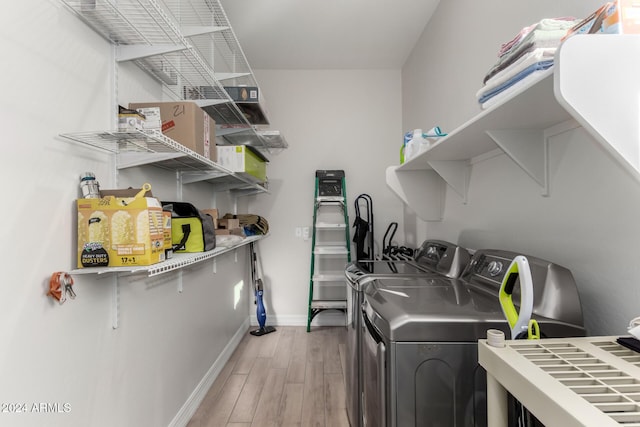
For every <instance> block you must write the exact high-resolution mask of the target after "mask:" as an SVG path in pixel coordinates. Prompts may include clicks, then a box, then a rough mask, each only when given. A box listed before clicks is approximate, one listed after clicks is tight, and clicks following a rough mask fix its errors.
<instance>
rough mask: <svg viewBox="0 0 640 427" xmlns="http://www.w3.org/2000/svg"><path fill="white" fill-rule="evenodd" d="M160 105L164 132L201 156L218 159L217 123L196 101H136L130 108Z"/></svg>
mask: <svg viewBox="0 0 640 427" xmlns="http://www.w3.org/2000/svg"><path fill="white" fill-rule="evenodd" d="M149 107H159V108H160V118H161V119H162V133H163V134H165V135H166V136H167V137H169V138H171V139H173V140H174V141H176V142H179V143H180V144H182V145H184V146H185V147H187V148H189V149H190V150H193V151H195V152H196V153H198V154H200V155H201V156H204V157H206V158H207V159H211V160H213V161H214V162H215V161H216V150H215V149H214V147H215V137H216V123H215V122H214V121H213V119H212V118H211V117H209V115H208V114H207V113H206V112H204V110H202V108H200V107H198V106H197V105H196V104H195V103H194V102H189V101H182V102H142V103H139V102H135V103H131V104H129V108H130V109H138V108H149Z"/></svg>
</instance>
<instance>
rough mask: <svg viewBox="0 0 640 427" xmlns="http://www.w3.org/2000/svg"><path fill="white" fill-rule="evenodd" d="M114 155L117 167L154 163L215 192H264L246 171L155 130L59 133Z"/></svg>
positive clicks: (186, 182)
mask: <svg viewBox="0 0 640 427" xmlns="http://www.w3.org/2000/svg"><path fill="white" fill-rule="evenodd" d="M60 136H61V137H63V138H66V139H69V140H72V141H75V142H79V143H82V144H86V145H90V146H92V147H96V148H99V149H102V150H106V151H109V152H111V153H114V154H115V155H116V168H118V169H126V168H129V167H134V166H141V165H153V166H157V167H161V168H164V169H169V170H173V171H176V172H179V173H180V180H181V182H182V184H189V183H193V182H202V181H206V182H210V183H211V184H213V186H214V189H215V190H216V191H226V190H230V191H232V192H233V193H234V194H235V195H240V196H241V195H248V194H254V193H264V192H267V191H268V190H267V188H266V187H265V185H264V184H262V183H259V182H257V179H252V178H251V177H250V176H248V175H247V174H238V173H234V172H231V171H230V170H228V169H225V168H224V167H222V166H220V165H219V164H217V163H215V162H213V161H211V160H209V159H207V158H206V157H204V156H201V155H200V154H198V153H196V152H195V151H192V150H190V149H188V148H187V147H185V146H184V145H182V144H179V143H178V142H176V141H174V140H172V139H170V138H167V137H166V136H164V135H163V134H162V133H160V132H158V131H155V130H144V131H142V130H141V131H135V132H79V133H68V134H62V135H60Z"/></svg>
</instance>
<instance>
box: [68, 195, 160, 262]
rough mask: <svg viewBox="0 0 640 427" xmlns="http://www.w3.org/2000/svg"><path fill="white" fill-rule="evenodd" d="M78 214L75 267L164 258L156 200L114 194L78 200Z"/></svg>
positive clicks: (152, 260) (154, 260)
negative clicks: (76, 262)
mask: <svg viewBox="0 0 640 427" xmlns="http://www.w3.org/2000/svg"><path fill="white" fill-rule="evenodd" d="M134 191H136V190H130V193H132V192H134ZM105 192H106V191H105ZM77 213H78V268H84V267H106V266H109V267H118V266H136V265H151V264H155V263H157V262H160V261H164V260H165V250H164V227H163V213H162V206H161V204H160V201H159V200H158V199H156V198H154V197H115V196H113V195H106V196H105V197H102V198H99V199H78V200H77Z"/></svg>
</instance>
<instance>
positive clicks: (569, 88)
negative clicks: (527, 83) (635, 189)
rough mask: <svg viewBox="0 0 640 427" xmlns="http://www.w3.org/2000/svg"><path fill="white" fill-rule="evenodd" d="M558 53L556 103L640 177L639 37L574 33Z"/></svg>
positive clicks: (628, 169) (635, 175) (633, 173)
mask: <svg viewBox="0 0 640 427" xmlns="http://www.w3.org/2000/svg"><path fill="white" fill-rule="evenodd" d="M556 57H557V61H558V64H559V66H558V68H557V70H556V73H555V92H556V97H557V99H558V102H559V103H560V104H561V105H562V106H563V107H564V108H566V109H567V111H569V112H570V113H571V115H572V116H573V117H574V118H575V120H576V121H577V122H578V123H580V124H581V125H582V126H583V127H584V128H585V129H586V130H587V131H588V132H589V133H590V134H591V135H592V136H593V137H594V138H595V139H596V140H597V141H598V142H599V143H600V144H601V145H602V146H603V147H604V148H605V150H606V151H607V152H609V153H610V154H611V155H612V156H613V157H614V158H615V159H616V160H617V161H618V162H619V163H620V164H621V165H622V166H623V167H624V168H625V169H626V170H627V171H628V172H630V173H631V174H632V175H633V176H634V177H635V178H636V179H639V180H640V125H639V122H640V79H639V78H638V76H640V61H639V60H638V57H640V37H639V36H638V35H623V34H615V35H614V34H592V35H589V36H577V37H571V38H569V39H567V41H566V42H565V43H564V44H562V45H561V46H560V49H559V50H558V53H557V54H556ZM594 59H597V60H594Z"/></svg>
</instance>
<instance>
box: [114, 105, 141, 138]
mask: <svg viewBox="0 0 640 427" xmlns="http://www.w3.org/2000/svg"><path fill="white" fill-rule="evenodd" d="M145 120H146V118H145V115H144V114H142V113H140V112H139V111H136V110H133V109H127V108H124V107H122V106H118V131H120V132H132V131H136V130H142V129H144V124H145Z"/></svg>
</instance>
